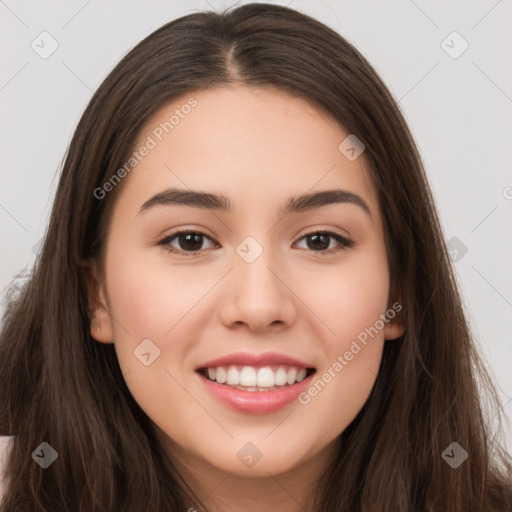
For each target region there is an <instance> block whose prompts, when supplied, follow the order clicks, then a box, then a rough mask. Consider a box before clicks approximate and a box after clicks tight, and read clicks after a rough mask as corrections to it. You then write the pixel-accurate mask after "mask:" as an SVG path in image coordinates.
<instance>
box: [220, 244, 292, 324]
mask: <svg viewBox="0 0 512 512" xmlns="http://www.w3.org/2000/svg"><path fill="white" fill-rule="evenodd" d="M249 261H250V260H249ZM233 266H234V268H233V270H232V271H231V272H230V273H229V274H228V276H227V277H226V279H225V280H224V283H223V291H222V297H223V299H221V300H222V304H221V317H222V322H223V323H224V325H226V326H227V327H230V328H233V327H237V326H238V327H240V326H243V325H245V326H246V327H247V328H248V329H250V330H252V331H258V332H261V331H265V330H268V329H271V330H279V329H284V328H287V327H290V326H291V325H292V324H293V323H294V322H295V321H296V318H297V297H296V296H295V294H294V292H293V279H294V276H293V275H292V274H291V272H290V268H289V267H288V270H286V267H285V266H284V265H283V264H282V263H281V262H278V261H276V259H275V258H274V257H273V255H272V253H271V251H270V250H264V251H263V253H262V254H261V255H260V256H259V257H258V258H257V259H256V260H255V261H252V262H248V261H246V260H245V259H244V258H243V257H240V256H239V255H238V254H235V255H234V258H233Z"/></svg>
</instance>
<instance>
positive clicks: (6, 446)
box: [0, 436, 14, 501]
mask: <svg viewBox="0 0 512 512" xmlns="http://www.w3.org/2000/svg"><path fill="white" fill-rule="evenodd" d="M13 440H14V436H0V501H2V498H3V495H4V492H5V474H4V473H5V470H4V468H5V465H6V464H7V459H8V457H9V453H10V450H11V447H12V441H13Z"/></svg>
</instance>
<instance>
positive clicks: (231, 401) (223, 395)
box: [199, 373, 314, 414]
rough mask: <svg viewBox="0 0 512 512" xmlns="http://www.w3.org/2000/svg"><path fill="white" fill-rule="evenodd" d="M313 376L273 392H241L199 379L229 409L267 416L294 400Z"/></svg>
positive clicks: (202, 378)
mask: <svg viewBox="0 0 512 512" xmlns="http://www.w3.org/2000/svg"><path fill="white" fill-rule="evenodd" d="M313 375H314V373H313V374H311V375H309V376H308V377H307V378H305V379H304V380H303V381H301V382H296V383H295V384H292V385H291V386H286V387H285V388H282V389H278V390H275V391H243V390H241V389H236V388H234V387H231V386H225V385H224V384H219V383H217V382H213V381H211V380H209V379H207V378H206V377H203V376H202V375H199V378H200V379H201V381H202V382H203V383H204V386H205V387H206V389H207V390H208V391H209V392H210V393H211V394H212V395H213V396H214V397H215V398H217V400H219V401H220V402H222V403H223V404H224V405H227V406H228V407H230V408H231V409H235V410H236V411H240V412H245V413H251V414H268V413H271V412H275V411H278V410H279V409H281V408H283V407H285V406H286V405H288V404H289V403H290V402H293V401H294V400H296V399H297V397H298V396H299V394H300V393H302V392H303V391H305V390H306V388H307V387H308V386H309V385H310V383H311V378H312V377H313Z"/></svg>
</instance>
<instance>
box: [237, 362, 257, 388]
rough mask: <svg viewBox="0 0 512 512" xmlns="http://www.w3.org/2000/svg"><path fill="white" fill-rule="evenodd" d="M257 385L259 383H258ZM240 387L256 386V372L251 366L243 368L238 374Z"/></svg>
mask: <svg viewBox="0 0 512 512" xmlns="http://www.w3.org/2000/svg"><path fill="white" fill-rule="evenodd" d="M258 384H259V383H258ZM240 385H241V386H256V370H255V369H254V368H252V367H251V366H244V367H243V368H242V371H241V372H240Z"/></svg>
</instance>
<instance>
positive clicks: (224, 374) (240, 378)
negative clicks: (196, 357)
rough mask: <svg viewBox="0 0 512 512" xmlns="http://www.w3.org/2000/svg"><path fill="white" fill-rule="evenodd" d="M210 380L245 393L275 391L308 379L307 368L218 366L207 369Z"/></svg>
mask: <svg viewBox="0 0 512 512" xmlns="http://www.w3.org/2000/svg"><path fill="white" fill-rule="evenodd" d="M207 374H208V378H209V379H210V380H212V381H214V382H217V383H219V384H227V385H229V386H233V387H236V388H238V389H243V390H244V391H274V390H276V389H280V388H281V387H284V386H286V385H289V386H291V385H292V384H295V383H296V382H301V381H303V380H304V379H305V378H306V374H307V370H306V368H297V367H294V366H263V367H260V368H254V367H252V366H229V367H225V366H218V367H216V368H208V369H207Z"/></svg>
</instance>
